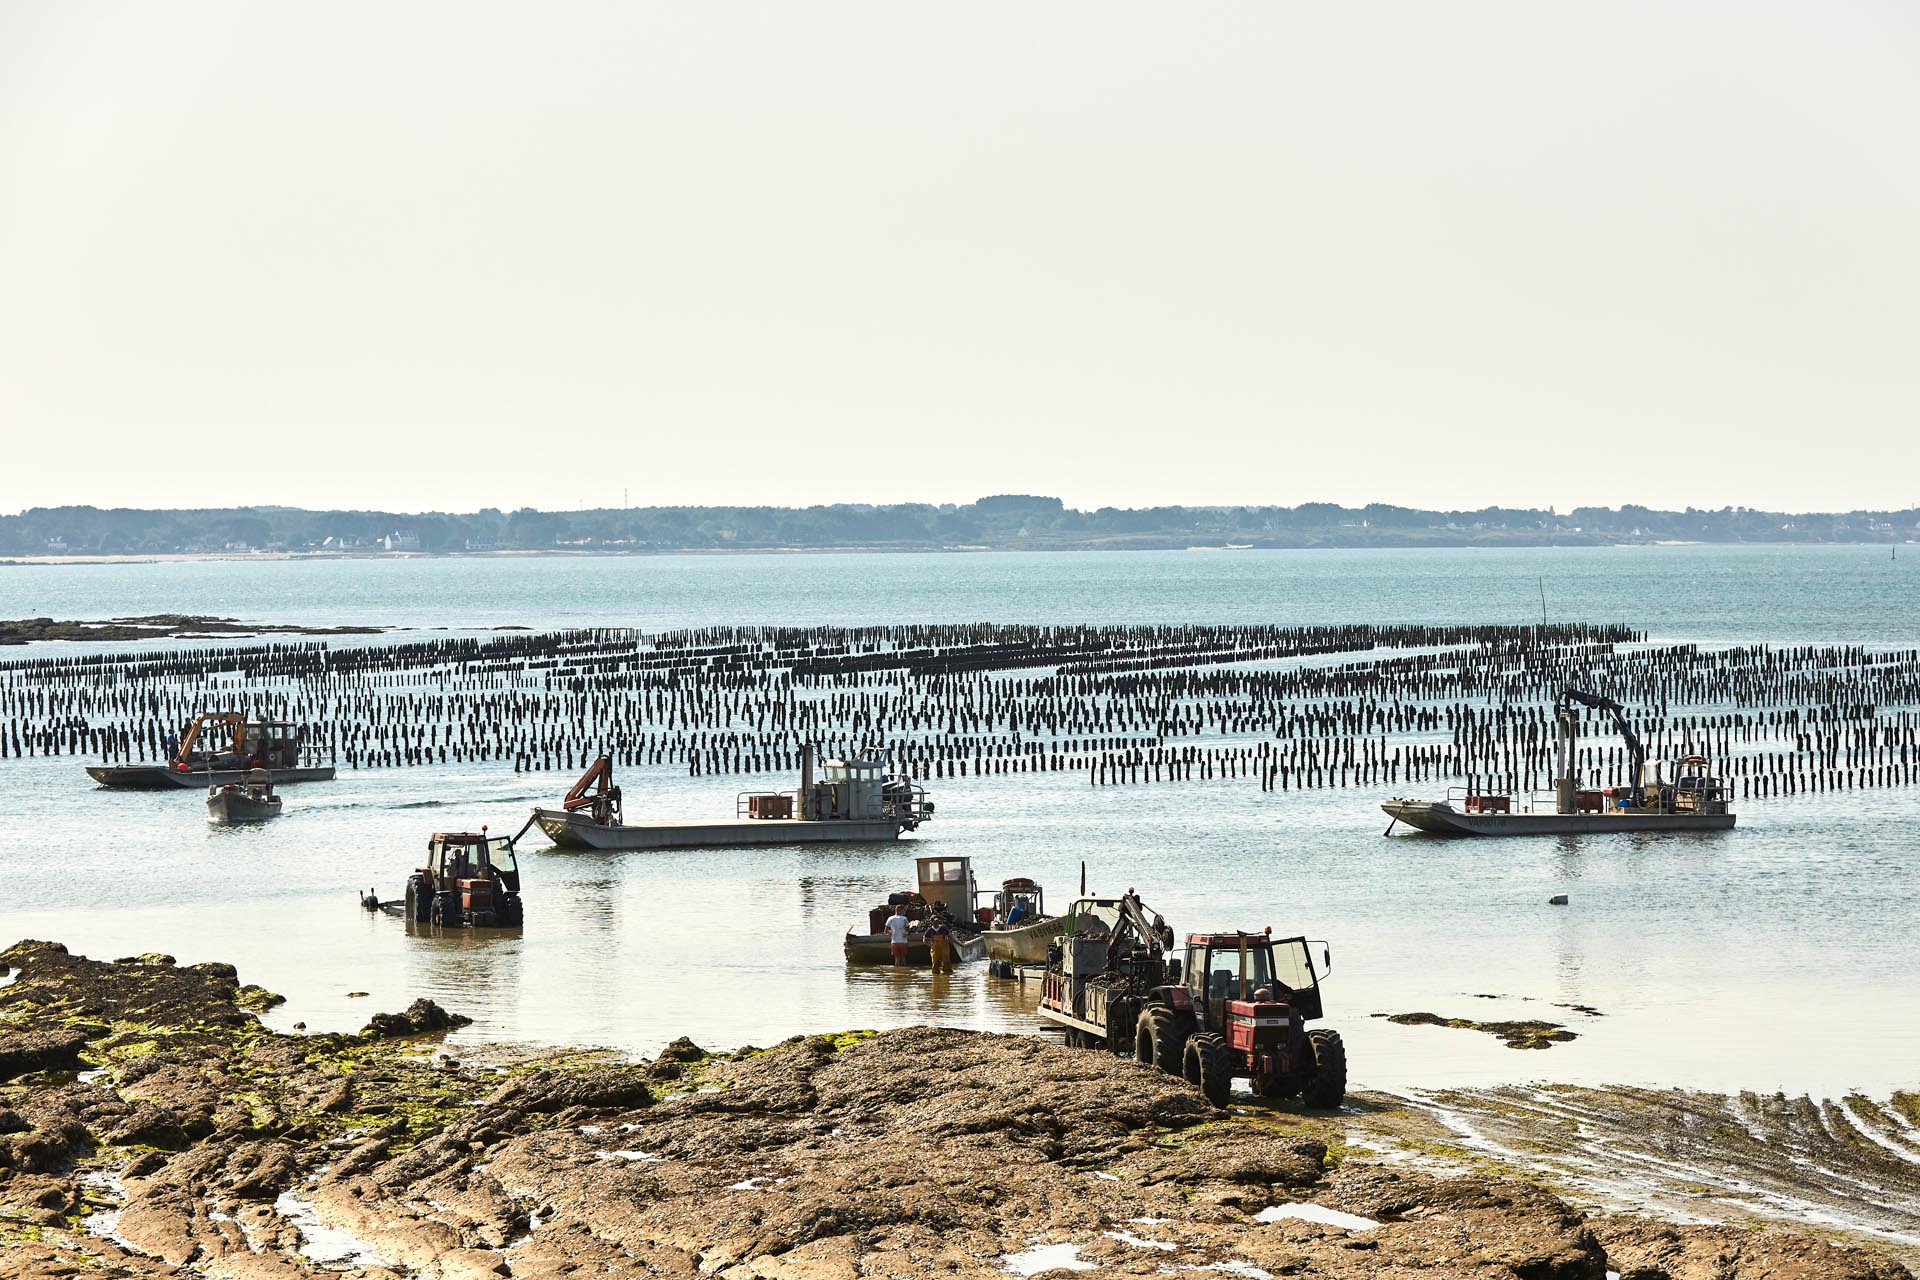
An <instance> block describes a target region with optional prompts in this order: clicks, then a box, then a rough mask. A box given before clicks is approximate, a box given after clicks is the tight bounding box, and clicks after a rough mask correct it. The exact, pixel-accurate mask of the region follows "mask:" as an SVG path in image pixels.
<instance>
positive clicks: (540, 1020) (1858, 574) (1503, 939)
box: [0, 546, 1920, 1096]
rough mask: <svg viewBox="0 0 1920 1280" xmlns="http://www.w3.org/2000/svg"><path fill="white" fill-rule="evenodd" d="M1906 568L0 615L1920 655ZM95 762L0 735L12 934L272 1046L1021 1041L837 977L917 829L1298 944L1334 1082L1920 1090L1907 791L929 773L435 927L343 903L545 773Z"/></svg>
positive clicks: (1011, 586) (918, 993)
mask: <svg viewBox="0 0 1920 1280" xmlns="http://www.w3.org/2000/svg"><path fill="white" fill-rule="evenodd" d="M1917 579H1920V548H1916V549H1913V555H1912V557H1911V558H1908V559H1898V558H1894V557H1893V556H1890V554H1889V551H1888V548H1886V547H1877V548H1875V547H1857V546H1793V547H1709V546H1661V547H1630V548H1629V547H1620V548H1579V549H1574V548H1559V549H1524V550H1519V549H1500V550H1486V549H1466V548H1461V549H1446V550H1325V551H1227V550H1201V549H1196V550H1192V551H1185V552H1178V551H1170V552H1047V553H1030V554H1029V553H947V554H797V553H796V554H768V555H716V556H697V555H688V556H656V557H639V556H635V557H588V556H573V557H569V556H495V557H474V558H456V559H446V558H431V557H417V558H401V557H395V558H379V559H356V560H266V559H258V560H254V559H242V560H212V561H179V562H159V563H140V564H126V563H116V564H84V565H83V564H19V565H5V566H0V617H4V618H23V617H38V616H47V617H53V618H63V619H67V618H72V619H105V618H114V617H126V616H137V615H146V614H158V613H181V614H196V615H215V616H223V617H232V618H237V619H241V620H244V621H249V622H258V623H263V624H267V623H272V624H295V625H301V626H314V627H322V626H329V627H330V626H367V627H379V628H385V629H387V630H385V631H384V632H383V633H382V634H381V635H379V636H375V637H350V636H349V637H334V638H330V639H329V640H328V641H327V643H330V644H334V645H339V646H347V645H357V644H366V643H376V644H377V643H387V642H391V641H393V640H405V639H418V638H421V637H423V636H436V635H462V634H479V633H488V634H491V633H493V632H494V630H495V629H496V628H501V627H528V628H534V629H541V630H544V629H560V628H574V627H587V626H607V627H615V626H617V627H632V628H638V629H641V630H645V631H666V630H674V629H679V628H687V627H697V626H708V625H720V624H780V625H799V626H815V625H829V624H848V625H865V624H895V623H931V622H1008V623H1017V622H1041V623H1099V624H1162V623H1188V622H1192V623H1246V622H1270V623H1276V624H1281V625H1309V624H1333V623H1351V622H1368V623H1396V622H1405V623H1468V624H1482V623H1514V624H1526V623H1531V622H1535V621H1538V620H1539V619H1540V618H1541V617H1543V616H1545V617H1546V618H1548V619H1550V620H1552V621H1556V622H1560V621H1593V622H1620V623H1626V624H1628V625H1630V626H1632V627H1635V628H1637V629H1639V630H1641V631H1644V632H1645V633H1647V635H1648V637H1649V638H1650V640H1652V641H1654V642H1658V643H1697V644H1700V645H1702V646H1707V647H1722V646H1733V645H1751V644H1766V645H1773V646H1798V645H1831V644H1839V645H1857V646H1863V647H1867V648H1870V649H1900V648H1912V647H1915V646H1916V645H1920V583H1917ZM195 643H205V642H196V641H150V642H142V643H141V644H140V645H135V646H114V647H115V648H121V649H126V648H165V647H169V646H178V645H190V644H195ZM216 643H220V644H232V643H236V642H235V641H232V640H221V641H218V642H216ZM82 650H85V651H92V649H91V647H88V646H81V645H78V644H74V643H50V644H38V645H34V646H30V647H27V648H15V649H6V650H0V659H10V658H17V657H22V656H37V655H52V654H60V653H70V652H76V651H82ZM82 763H83V762H82V761H81V760H80V759H77V758H74V757H53V758H29V759H25V760H21V759H8V760H0V875H4V882H3V883H4V886H5V890H4V892H0V945H5V944H6V943H8V942H11V941H12V940H15V939H21V938H41V939H51V940H56V941H59V942H62V943H64V944H65V945H66V946H67V947H68V948H69V949H70V950H72V951H75V952H80V953H85V954H88V955H93V956H97V957H103V958H113V957H118V956H125V955H131V954H136V953H140V952H149V951H160V952H166V953H169V954H171V955H173V956H175V957H177V958H178V959H179V961H180V962H182V963H191V962H194V961H200V960H224V961H228V962H231V963H233V964H235V965H237V966H238V967H239V969H240V972H241V976H242V978H243V980H246V981H251V982H257V983H260V984H262V985H263V986H266V987H268V988H269V989H271V990H273V991H275V992H278V993H280V994H282V995H284V996H285V997H286V1003H284V1004H282V1005H280V1006H279V1007H278V1008H276V1009H274V1010H273V1011H272V1012H271V1013H270V1014H269V1015H268V1019H269V1021H270V1022H271V1023H272V1024H273V1025H275V1026H276V1027H279V1028H281V1029H291V1028H293V1027H294V1026H296V1025H302V1026H304V1027H306V1028H307V1029H310V1030H315V1031H321V1030H341V1031H351V1030H354V1029H356V1028H358V1027H359V1026H361V1025H362V1024H364V1023H365V1022H366V1021H367V1019H368V1017H369V1016H370V1015H371V1014H373V1013H374V1012H377V1011H384V1010H394V1009H399V1008H403V1007H404V1006H405V1005H406V1004H407V1003H408V1002H410V1001H411V1000H413V999H415V998H416V997H421V996H425V997H429V998H431V999H433V1000H436V1001H438V1002H439V1003H440V1004H442V1005H443V1006H445V1007H446V1008H448V1009H452V1010H456V1011H458V1012H460V1013H464V1014H466V1015H468V1016H470V1017H472V1018H473V1019H474V1023H473V1025H472V1026H471V1027H468V1028H466V1029H464V1030H462V1031H460V1032H458V1033H456V1035H455V1036H454V1037H453V1038H452V1040H451V1042H450V1051H452V1052H455V1053H458V1052H460V1051H461V1049H462V1046H467V1045H476V1044H480V1043H506V1044H516V1045H527V1046H552V1045H593V1046H608V1047H612V1048H615V1049H619V1050H623V1051H627V1052H631V1053H635V1054H646V1053H650V1052H652V1051H654V1050H657V1049H658V1048H659V1047H660V1046H662V1045H663V1044H665V1043H666V1042H668V1041H669V1040H672V1039H673V1038H675V1037H677V1036H681V1035H687V1036H691V1037H692V1038H693V1039H694V1040H695V1041H697V1042H699V1043H700V1044H702V1045H704V1046H706V1047H709V1048H717V1049H732V1048H735V1047H737V1046H741V1045H747V1044H753V1045H766V1044H770V1043H772V1042H775V1041H778V1040H781V1039H783V1038H785V1037H788V1036H792V1035H796V1034H802V1033H812V1032H827V1031H836V1030H845V1029H856V1028H877V1027H894V1026H902V1025H909V1024H915V1023H935V1024H941V1025H950V1026H961V1027H972V1028H979V1029H983V1030H988V1031H994V1032H1003V1033H1010V1034H1020V1035H1038V1034H1044V1033H1043V1031H1042V1028H1041V1026H1040V1024H1039V1023H1038V1022H1037V1020H1036V1019H1035V1017H1034V1015H1033V1005H1034V1002H1035V999H1036V996H1037V992H1036V990H1035V989H1034V984H1031V983H1021V982H1017V981H1012V980H1008V979H1003V978H997V977H993V976H990V975H988V974H987V973H986V972H985V969H984V966H971V967H964V968H963V969H962V971H961V972H959V973H957V974H955V975H953V976H952V977H951V978H947V977H936V976H934V975H931V974H928V973H926V972H924V971H914V970H909V971H899V972H896V971H892V970H888V969H859V968H850V967H849V966H848V965H847V964H846V963H845V962H844V960H843V957H842V953H841V938H842V936H843V935H844V934H845V933H846V932H847V930H848V929H849V928H850V927H852V926H855V925H859V924H862V923H863V922H864V921H865V919H866V914H867V911H868V909H869V908H870V907H871V906H873V905H874V904H875V903H877V902H879V901H882V900H884V898H885V896H886V894H887V893H888V892H890V891H891V890H894V889H896V888H900V887H904V886H907V885H909V884H910V883H911V879H912V874H913V862H912V858H913V856H914V855H915V854H916V853H931V852H939V853H942V854H960V855H966V856H968V857H970V858H971V859H972V861H973V865H974V867H975V870H976V874H977V875H978V876H979V879H980V881H981V883H982V884H987V883H991V882H997V881H998V880H1000V879H1002V878H1004V877H1007V876H1012V875H1026V876H1031V877H1033V878H1035V879H1037V880H1039V881H1040V882H1041V883H1042V885H1043V886H1044V887H1045V890H1046V894H1047V902H1048V904H1049V906H1050V907H1052V908H1054V909H1056V910H1057V909H1061V908H1064V907H1065V906H1066V904H1067V903H1068V902H1069V901H1070V900H1071V899H1072V898H1073V897H1074V896H1076V895H1077V894H1078V892H1079V891H1080V889H1081V886H1082V885H1083V884H1084V885H1085V887H1086V888H1087V890H1089V891H1091V892H1096V893H1102V894H1111V893H1115V892H1118V891H1120V890H1124V889H1128V888H1133V889H1137V891H1138V892H1139V893H1140V895H1141V896H1142V898H1143V899H1145V901H1146V902H1147V903H1148V904H1149V905H1150V906H1151V907H1152V908H1154V909H1155V910H1157V911H1159V912H1161V913H1162V914H1164V915H1165V916H1166V918H1167V919H1168V921H1169V922H1170V923H1171V924H1172V925H1173V926H1174V928H1175V929H1176V930H1178V931H1181V932H1186V931H1189V930H1193V931H1198V930H1203V929H1230V928H1247V929H1259V928H1262V927H1265V926H1272V928H1273V930H1274V932H1275V933H1276V934H1282V935H1291V934H1304V935H1305V936H1307V937H1309V938H1311V939H1314V940H1315V949H1316V953H1319V952H1321V951H1324V952H1325V953H1326V954H1327V955H1328V956H1330V958H1331V961H1332V964H1331V969H1330V972H1329V973H1328V975H1327V977H1326V979H1325V983H1324V987H1323V994H1324V1000H1325V1005H1326V1011H1327V1017H1326V1025H1329V1026H1332V1027H1334V1028H1336V1029H1338V1030H1339V1031H1340V1032H1341V1033H1342V1034H1343V1036H1344V1038H1345V1039H1346V1041H1347V1045H1348V1055H1349V1058H1350V1061H1351V1064H1352V1082H1353V1085H1354V1087H1356V1088H1380V1089H1405V1088H1422V1089H1444V1088H1449V1087H1467V1086H1478V1085H1492V1084H1503V1083H1512V1082H1522V1081H1534V1080H1547V1081H1561V1082H1569V1083H1582V1084H1625V1085H1646V1086H1660V1087H1665V1086H1682V1087H1687V1088H1699V1089H1710V1090H1717V1091H1736V1090H1756V1091H1760V1092H1774V1091H1784V1092H1787V1093H1792V1094H1797V1093H1811V1094H1814V1095H1818V1096H1843V1095H1845V1094H1846V1093H1848V1092H1850V1091H1853V1090H1861V1091H1865V1092H1867V1093H1870V1094H1874V1095H1885V1094H1887V1093H1889V1092H1892V1091H1894V1090H1900V1089H1916V1088H1920V945H1916V941H1915V930H1916V927H1917V926H1920V788H1908V789H1900V788H1893V789H1887V790H1875V791H1851V792H1849V791H1841V792H1825V793H1813V794H1800V795H1796V796H1789V797H1772V798H1767V799H1764V800H1762V799H1754V800H1750V801H1747V802H1745V804H1744V805H1743V806H1742V807H1741V814H1740V822H1739V825H1738V827H1737V828H1736V829H1735V830H1733V831H1731V832H1724V833H1713V834H1666V835H1660V834H1648V835H1598V836H1562V837H1551V836H1549V837H1539V838H1522V839H1511V840H1455V841H1447V840H1436V839H1427V838H1416V839H1405V838H1400V837H1391V838H1390V837H1387V836H1384V835H1383V829H1384V828H1385V826H1386V821H1385V818H1384V816H1383V815H1382V814H1381V812H1380V808H1379V805H1380V802H1381V801H1382V800H1385V799H1388V798H1390V793H1392V792H1394V791H1399V790H1406V789H1407V788H1406V787H1405V786H1404V785H1402V786H1400V787H1349V788H1346V789H1333V790H1323V791H1304V792H1303V791H1298V790H1293V791H1279V792H1267V791H1263V790H1261V789H1260V788H1259V787H1258V786H1257V785H1255V784H1253V783H1251V782H1250V781H1249V780H1247V779H1245V778H1240V779H1233V778H1226V779H1215V780H1209V781H1201V780H1198V779H1195V780H1193V781H1188V782H1180V783H1169V784H1163V785H1157V786H1140V787H1114V788H1098V789H1096V788H1091V787H1089V786H1088V782H1087V778H1086V776H1085V775H1084V774H1013V775H1001V776H990V777H986V778H980V777H973V778H954V779H942V780H940V781H939V782H938V784H937V785H936V786H935V787H934V788H933V798H934V799H935V801H936V803H937V806H938V816H937V818H936V819H935V820H934V821H933V822H931V823H930V824H928V825H927V826H925V827H923V828H922V829H921V831H920V832H919V833H917V834H916V835H914V836H911V837H909V838H908V839H906V840H903V841H902V842H901V843H899V844H897V845H891V846H877V847H875V846H869V847H832V846H826V847H822V846H812V847H796V848H784V849H782V848H775V849H757V850H738V851H721V850H699V851H688V852H673V853H627V854H595V853H567V852H562V851H558V850H554V849H552V848H550V847H549V846H547V844H546V842H545V841H544V840H543V839H541V838H540V837H538V836H537V835H533V836H529V837H528V839H527V840H526V841H525V842H524V845H523V867H524V873H523V874H524V880H525V884H524V897H525V902H526V914H527V922H526V927H525V929H524V930H523V931H522V932H521V933H520V934H519V935H517V936H516V935H511V934H478V935H476V934H459V933H456V934H452V935H449V936H438V937H433V936H416V935H415V934H413V933H410V932H409V931H408V929H407V928H406V927H405V925H404V924H403V923H402V922H401V921H399V920H397V919H394V918H392V917H388V916H384V915H371V914H369V913H367V912H366V911H364V910H362V909H361V906H360V895H362V894H363V893H366V892H368V891H369V890H373V891H375V892H377V893H378V894H379V896H381V897H386V898H392V897H397V896H398V895H399V893H400V890H401V887H402V883H403V880H404V877H405V875H406V873H407V871H408V869H409V868H411V867H412V866H414V865H416V862H417V861H418V859H419V857H420V855H421V853H422V852H423V851H424V849H425V846H426V843H427V839H428V837H429V836H430V835H431V834H432V833H433V832H435V831H439V830H456V829H472V828H474V827H477V826H479V825H480V824H482V823H488V824H490V825H491V826H492V828H493V829H494V830H496V831H511V830H513V829H514V828H516V827H518V826H519V825H520V822H521V820H522V819H524V817H525V815H526V812H527V810H528V808H529V807H530V806H532V805H533V804H535V803H550V802H552V801H553V800H554V799H555V798H556V796H557V794H558V793H559V791H560V790H562V789H564V787H565V785H566V784H567V782H568V781H570V779H568V778H566V777H563V776H560V775H558V774H550V773H540V774H527V775H515V774H514V773H513V771H512V768H511V766H510V765H507V764H499V765H490V766H480V765H447V766H434V767H425V768H411V769H396V770H384V771H381V770H375V771H358V772H355V771H349V770H344V769H343V771H342V773H341V776H340V778H339V780H338V781H336V782H333V783H329V784H315V785H310V786H304V787H296V788H288V789H287V790H286V792H285V795H286V812H285V814H284V816H282V817H281V818H280V819H278V820H276V821H273V822H270V823H267V824H263V825H260V826H256V827H242V828H217V827H213V826H210V825H209V824H208V823H207V821H206V816H205V810H204V806H203V805H202V804H201V798H200V796H199V795H198V794H197V793H194V792H190V791H189V792H182V793H179V794H172V793H144V792H108V791H104V790H100V789H97V788H95V787H94V786H93V784H92V783H91V782H90V781H89V780H88V779H87V777H86V776H85V774H84V773H83V772H82V771H81V767H80V766H81V764H82ZM621 782H622V785H623V787H624V789H625V793H626V803H627V809H628V812H629V814H630V815H636V816H637V815H639V814H650V815H651V814H658V815H662V816H665V815H674V816H690V817H699V816H706V815H713V816H726V815H731V813H732V812H733V806H734V797H735V794H736V793H737V792H738V791H740V790H742V789H743V788H745V787H749V786H754V787H759V786H764V785H765V783H766V778H765V777H764V776H763V775H760V776H756V777H754V778H753V779H751V780H745V779H742V778H736V777H728V776H724V775H722V776H703V777H689V776H687V774H686V772H685V767H684V766H679V767H677V768H676V767H671V766H661V767H657V768H648V767H646V766H644V765H626V766H624V767H623V770H622V778H621ZM1561 894H1564V895H1566V897H1567V899H1568V901H1567V904H1566V905H1564V906H1557V905H1552V904H1550V902H1549V899H1550V898H1552V897H1554V896H1556V895H1561ZM1409 1012H1430V1013H1434V1014H1438V1015H1440V1016H1442V1017H1458V1018H1468V1019H1474V1020H1479V1021H1496V1020H1508V1019H1543V1020H1547V1021H1552V1022H1557V1023H1562V1024H1564V1025H1565V1026H1566V1027H1567V1028H1568V1029H1569V1030H1571V1031H1573V1032H1574V1033H1575V1034H1576V1036H1577V1038H1576V1039H1575V1040H1573V1041H1571V1042H1567V1043H1562V1044H1559V1045H1556V1046H1554V1047H1553V1048H1551V1049H1548V1050H1544V1051H1540V1050H1515V1049H1510V1048H1507V1047H1506V1046H1505V1045H1504V1044H1502V1043H1501V1042H1500V1041H1499V1040H1498V1039H1496V1038H1494V1037H1492V1036H1489V1035H1485V1034H1481V1033H1479V1032H1476V1031H1472V1030H1463V1029H1456V1028H1449V1027H1434V1026H1405V1025H1398V1024H1394V1023H1391V1022H1389V1021H1388V1020H1387V1015H1392V1014H1398V1013H1409Z"/></svg>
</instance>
